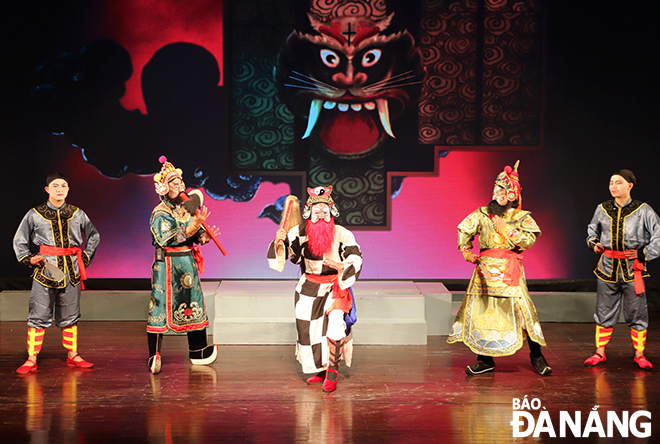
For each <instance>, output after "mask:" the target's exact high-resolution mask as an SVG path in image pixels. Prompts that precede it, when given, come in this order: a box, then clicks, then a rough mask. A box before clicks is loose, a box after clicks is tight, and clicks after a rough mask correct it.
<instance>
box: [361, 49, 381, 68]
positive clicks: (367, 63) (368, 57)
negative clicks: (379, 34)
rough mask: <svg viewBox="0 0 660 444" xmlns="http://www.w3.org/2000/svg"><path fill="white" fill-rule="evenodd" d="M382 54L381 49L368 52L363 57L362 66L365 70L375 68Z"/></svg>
mask: <svg viewBox="0 0 660 444" xmlns="http://www.w3.org/2000/svg"><path fill="white" fill-rule="evenodd" d="M381 54H382V51H381V50H380V49H372V50H370V51H367V52H366V53H365V54H364V56H362V66H364V67H365V68H370V67H372V66H374V65H375V64H376V63H378V60H380V56H381Z"/></svg>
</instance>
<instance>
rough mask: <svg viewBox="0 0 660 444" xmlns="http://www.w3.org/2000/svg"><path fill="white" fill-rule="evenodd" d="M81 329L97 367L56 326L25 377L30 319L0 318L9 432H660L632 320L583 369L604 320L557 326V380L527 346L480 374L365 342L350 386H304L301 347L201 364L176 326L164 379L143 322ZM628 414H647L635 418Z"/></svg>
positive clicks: (250, 350)
mask: <svg viewBox="0 0 660 444" xmlns="http://www.w3.org/2000/svg"><path fill="white" fill-rule="evenodd" d="M654 317H655V318H657V316H654ZM658 321H659V320H658V319H656V320H652V322H651V326H653V325H658V324H657V322H658ZM79 325H80V330H79V332H80V347H81V355H82V356H83V357H84V358H86V359H88V360H90V361H91V362H94V363H95V364H96V367H95V368H94V369H92V370H76V369H70V368H67V367H66V365H65V350H64V349H63V348H62V345H61V335H60V332H59V330H58V329H56V328H50V329H48V330H47V331H46V340H45V343H44V350H43V351H42V353H41V355H40V360H39V370H38V372H36V373H32V374H29V375H27V376H17V375H16V373H15V370H16V368H17V367H18V366H19V365H20V364H22V363H23V361H24V359H25V357H26V355H25V351H24V350H25V338H26V326H25V324H24V323H22V322H21V323H19V322H1V323H0V344H1V346H2V351H1V357H2V359H1V361H0V380H1V381H2V384H1V388H0V418H1V419H0V423H1V430H0V442H2V443H7V444H9V443H12V444H13V443H28V442H31V443H48V442H51V443H52V442H57V443H94V444H102V443H166V444H169V443H184V442H185V443H216V442H218V443H221V442H237V443H243V442H247V443H292V442H313V443H316V442H318V443H340V442H356V443H371V442H373V443H428V442H442V443H481V442H492V443H508V442H557V441H559V442H575V441H579V442H607V443H610V442H612V443H614V442H659V441H660V424H658V419H659V418H660V407H659V406H658V404H659V402H660V384H658V383H657V379H656V376H657V372H660V367H659V368H658V370H656V372H655V373H654V372H644V371H642V370H638V369H636V367H635V366H634V365H633V362H632V359H631V357H632V354H633V352H632V347H631V341H630V336H629V333H628V328H627V326H625V325H624V324H619V326H618V327H617V328H615V331H614V335H613V340H612V342H611V343H610V346H609V347H608V362H607V363H606V364H605V365H602V366H600V367H597V368H593V369H587V368H585V367H584V366H583V365H582V362H583V361H584V359H585V358H587V357H588V356H589V355H590V354H591V353H592V352H593V338H594V326H593V325H592V324H558V323H556V324H545V325H544V326H543V328H544V332H545V335H546V337H547V339H548V342H549V347H548V348H546V349H544V351H545V355H546V357H547V359H548V361H549V363H550V365H551V366H552V367H553V369H554V374H553V376H551V377H546V378H542V377H540V376H538V375H537V374H536V373H535V372H534V370H533V368H532V367H531V365H530V364H529V360H528V351H527V350H526V348H525V349H523V350H521V351H520V352H518V354H516V355H515V356H511V357H506V358H499V359H498V360H497V361H496V362H497V372H496V373H494V374H487V375H483V376H472V377H470V376H467V375H466V374H465V373H464V367H465V366H466V365H468V364H471V363H473V361H474V355H473V354H472V353H471V352H470V351H469V350H468V349H467V348H466V347H465V346H463V345H462V344H455V345H451V346H450V345H448V344H446V343H445V338H444V337H430V338H429V344H428V345H427V346H356V347H355V350H354V360H353V367H352V368H350V369H346V368H345V367H343V366H342V369H341V378H340V384H339V388H338V390H337V391H336V392H334V393H331V394H324V393H323V392H322V391H321V387H320V386H318V385H316V386H307V385H306V384H305V383H304V382H303V381H304V379H303V375H302V374H301V373H300V372H299V368H298V365H297V362H296V361H295V359H294V356H293V352H294V347H293V345H291V346H223V347H220V357H219V359H218V361H217V362H216V363H215V364H214V365H212V366H209V367H198V366H195V367H193V366H191V364H190V362H189V361H188V359H187V357H186V347H187V342H186V339H185V337H173V336H168V337H166V338H165V343H164V349H163V355H164V363H163V371H162V373H161V374H159V375H156V376H154V375H151V374H150V373H149V371H148V369H147V366H146V361H147V347H146V337H145V333H144V328H145V324H144V323H143V322H81V323H80V324H79ZM355 334H359V324H358V326H356V333H355ZM647 356H648V357H649V359H650V360H651V361H652V362H655V363H656V364H657V365H659V366H660V341H658V339H657V336H656V335H655V334H654V332H653V330H652V329H651V330H650V332H649V347H648V348H647ZM525 396H527V399H528V400H532V399H533V398H538V400H537V401H534V403H532V404H533V406H535V407H538V405H537V404H536V403H537V402H540V404H541V407H540V409H539V410H529V411H527V410H526V412H529V413H531V415H532V417H533V418H534V419H535V424H536V427H537V428H538V431H539V432H540V437H539V438H534V437H533V436H529V437H527V438H514V437H513V428H512V425H511V421H512V419H513V416H514V413H515V412H516V411H514V409H513V400H514V398H516V399H520V400H524V399H525V398H524V397H525ZM595 406H599V407H598V409H597V410H596V411H597V412H598V415H596V416H598V417H599V418H600V422H601V423H602V431H603V433H604V434H605V435H607V434H608V425H607V418H608V415H610V416H615V417H616V418H618V419H619V420H620V422H623V423H625V424H626V426H625V427H624V429H625V430H627V431H628V433H629V437H628V438H626V439H622V438H621V437H620V434H619V432H618V430H619V429H617V428H615V429H614V431H613V434H614V436H615V438H612V439H608V438H600V439H599V438H598V434H599V432H598V424H599V421H597V418H592V417H591V416H589V414H590V412H591V411H592V409H594V408H595ZM576 411H579V412H581V423H580V424H581V425H579V426H578V432H577V433H584V432H589V436H588V438H586V439H579V440H578V439H577V438H573V433H572V432H571V429H570V427H569V428H566V432H565V435H567V436H568V438H563V439H562V438H560V433H561V430H560V417H561V416H562V415H569V416H570V419H571V421H575V419H576V413H575V412H576ZM607 411H611V412H614V413H607ZM543 412H548V413H543ZM562 412H567V413H562ZM624 412H627V413H624ZM640 412H641V413H640ZM645 412H649V414H650V415H652V419H649V418H648V417H647V416H645V415H646V413H645ZM544 415H545V416H544ZM542 417H547V418H549V422H548V421H541V418H542ZM626 417H627V418H631V417H634V418H635V421H633V422H634V424H633V427H632V428H631V427H629V422H630V421H629V420H628V421H626V420H625V418H626ZM526 427H527V425H526V424H525V426H523V427H521V430H522V431H524V430H525V428H526ZM644 427H650V434H651V436H650V437H648V438H639V439H638V438H635V437H634V436H635V434H637V435H638V436H641V435H644V434H645V430H646V434H648V432H649V429H648V428H647V429H645V428H644ZM549 428H550V429H553V430H554V433H555V434H556V436H557V437H556V438H551V437H550V433H549V431H548V429H549ZM543 430H545V431H543ZM530 432H531V430H530ZM616 436H619V438H616ZM654 436H657V437H656V438H655V439H654Z"/></svg>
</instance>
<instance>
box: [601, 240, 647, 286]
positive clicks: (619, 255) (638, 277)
mask: <svg viewBox="0 0 660 444" xmlns="http://www.w3.org/2000/svg"><path fill="white" fill-rule="evenodd" d="M603 256H607V257H611V258H612V259H627V258H626V252H625V251H615V250H605V251H603ZM614 271H615V270H614V268H612V272H614ZM643 272H644V264H642V263H641V262H640V261H639V259H637V258H635V262H634V263H633V273H634V275H635V294H642V293H644V291H645V288H644V278H643V277H642V273H643Z"/></svg>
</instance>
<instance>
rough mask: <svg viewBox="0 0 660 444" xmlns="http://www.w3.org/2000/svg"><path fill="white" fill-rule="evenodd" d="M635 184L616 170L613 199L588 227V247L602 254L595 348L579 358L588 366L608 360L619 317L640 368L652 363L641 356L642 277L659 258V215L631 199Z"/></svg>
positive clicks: (643, 336) (644, 316)
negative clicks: (588, 355) (606, 353)
mask: <svg viewBox="0 0 660 444" xmlns="http://www.w3.org/2000/svg"><path fill="white" fill-rule="evenodd" d="M636 183H637V179H636V178H635V175H634V174H633V172H632V171H630V170H620V171H617V172H616V173H614V174H613V175H612V177H611V178H610V194H611V195H612V197H613V199H612V200H608V201H606V202H603V203H602V204H600V205H598V207H597V208H596V211H595V213H594V216H593V218H592V219H591V222H590V223H589V225H588V226H587V245H588V246H589V248H590V249H592V250H593V251H595V252H596V253H598V254H601V257H600V260H599V261H598V266H597V267H596V270H594V273H595V274H596V276H597V277H598V279H597V280H596V311H595V313H594V320H595V321H596V352H595V353H594V355H593V356H591V357H590V358H588V359H587V360H586V361H584V365H586V366H587V367H593V366H594V365H598V364H600V363H602V362H605V361H606V360H607V357H606V356H605V346H606V345H607V343H608V342H609V340H610V337H611V336H612V331H613V329H614V325H615V324H616V323H617V322H618V321H619V315H620V313H621V300H622V299H623V315H624V318H625V320H626V323H628V326H629V327H630V335H631V337H632V343H633V347H634V349H635V356H634V357H633V361H634V362H635V364H637V365H638V366H639V367H640V368H642V369H644V370H651V369H652V368H653V365H652V364H651V362H650V361H649V360H648V359H646V357H645V356H644V348H645V347H646V329H647V327H648V325H649V313H648V307H647V305H646V292H645V289H644V277H648V276H649V274H648V272H647V270H646V263H647V262H648V261H650V260H653V259H655V258H657V257H658V256H660V219H658V215H657V214H656V213H655V211H653V208H651V207H650V206H649V205H648V204H645V203H644V202H640V201H638V200H633V199H632V198H631V197H630V192H631V190H632V188H633V186H634V185H635V184H636Z"/></svg>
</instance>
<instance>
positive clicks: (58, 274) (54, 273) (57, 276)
mask: <svg viewBox="0 0 660 444" xmlns="http://www.w3.org/2000/svg"><path fill="white" fill-rule="evenodd" d="M38 264H39V266H41V267H45V268H46V270H48V272H49V273H50V275H51V277H52V278H53V280H56V281H57V282H59V281H61V280H62V279H64V273H63V272H62V270H60V269H59V268H57V267H56V266H55V265H53V264H50V263H48V262H46V261H45V260H40V261H39V262H38Z"/></svg>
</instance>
